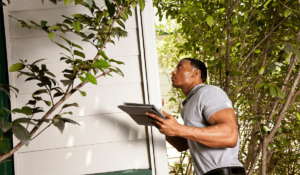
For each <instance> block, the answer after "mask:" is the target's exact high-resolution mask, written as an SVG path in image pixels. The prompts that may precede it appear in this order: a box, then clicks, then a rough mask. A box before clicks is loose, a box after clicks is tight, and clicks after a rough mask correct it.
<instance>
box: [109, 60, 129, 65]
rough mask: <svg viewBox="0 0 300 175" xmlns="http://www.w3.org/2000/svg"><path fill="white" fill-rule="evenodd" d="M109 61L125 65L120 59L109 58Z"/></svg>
mask: <svg viewBox="0 0 300 175" xmlns="http://www.w3.org/2000/svg"><path fill="white" fill-rule="evenodd" d="M109 62H114V63H117V64H124V65H125V63H124V62H122V61H117V60H114V59H110V60H109Z"/></svg>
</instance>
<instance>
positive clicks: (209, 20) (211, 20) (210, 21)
mask: <svg viewBox="0 0 300 175" xmlns="http://www.w3.org/2000/svg"><path fill="white" fill-rule="evenodd" d="M206 22H207V24H208V25H209V26H210V27H211V26H212V25H213V23H214V18H213V17H212V16H208V17H207V18H206Z"/></svg>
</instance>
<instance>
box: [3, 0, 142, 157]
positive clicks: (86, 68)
mask: <svg viewBox="0 0 300 175" xmlns="http://www.w3.org/2000/svg"><path fill="white" fill-rule="evenodd" d="M8 2H9V1H8ZM52 2H53V1H52ZM55 2H56V1H55ZM72 2H73V0H64V3H65V5H69V4H70V3H72ZM75 4H76V5H81V6H84V7H85V8H87V9H89V11H90V14H74V15H72V16H71V17H67V16H63V17H64V18H65V19H64V21H63V22H61V23H56V24H55V25H51V26H50V25H47V23H48V22H47V21H41V22H40V23H37V22H34V21H31V20H29V22H25V20H21V19H16V20H18V21H19V23H20V26H21V27H27V28H29V29H31V28H32V29H38V30H43V31H45V32H46V33H47V34H48V36H49V39H50V40H51V41H53V42H54V37H55V32H62V33H66V32H70V33H73V34H75V35H79V36H80V37H81V38H82V41H83V42H88V43H90V44H91V46H93V47H95V49H97V51H98V52H97V54H96V55H95V56H94V57H93V58H85V54H84V53H83V52H82V50H83V48H82V47H81V46H80V45H79V44H75V43H73V42H72V41H70V40H69V39H67V38H65V37H64V36H61V35H59V37H61V38H62V39H64V41H65V43H57V42H54V43H55V44H56V45H58V46H59V47H61V48H63V49H65V51H66V53H67V54H65V53H62V57H61V58H60V61H62V62H65V63H66V64H67V66H66V67H68V68H67V69H65V70H62V72H63V74H64V77H65V79H63V80H60V82H61V83H62V84H63V85H64V86H65V87H66V88H64V87H62V86H59V83H58V81H57V80H56V79H55V78H56V77H55V76H54V74H53V73H51V72H50V71H49V70H48V69H47V66H46V65H45V64H41V63H40V62H42V61H43V60H44V59H40V60H36V61H35V62H33V63H27V60H20V62H19V63H16V64H13V65H12V66H11V67H10V70H9V71H10V72H18V73H19V74H18V77H19V76H28V78H27V79H26V80H25V82H27V81H37V86H39V87H40V88H41V89H39V90H37V91H35V92H33V93H32V99H30V100H28V103H27V104H24V105H25V106H23V107H22V108H21V109H18V108H16V109H12V110H11V111H10V110H9V109H6V108H1V109H0V129H1V139H0V150H2V153H1V154H0V162H1V161H3V160H4V159H6V158H7V157H9V156H11V155H12V154H13V153H14V152H16V151H17V150H18V149H19V148H20V147H21V146H23V145H24V144H25V145H28V144H29V142H30V141H31V140H33V139H34V138H35V137H37V136H39V134H40V133H42V132H43V131H44V130H45V129H47V128H48V127H50V126H51V125H54V126H56V127H57V128H58V129H59V130H60V132H61V133H62V132H63V131H64V128H65V123H72V124H78V123H77V122H75V121H73V120H71V119H69V118H64V117H62V116H63V115H72V114H73V113H72V112H68V111H67V112H66V111H64V110H65V108H68V107H78V106H79V105H78V104H77V103H76V102H73V103H68V104H64V105H63V106H61V105H62V103H63V102H65V101H66V100H67V99H68V98H69V97H70V96H71V95H73V94H74V93H77V92H79V93H81V95H82V96H86V92H84V91H81V90H80V88H82V87H83V86H84V85H85V84H87V83H92V84H97V78H99V77H102V76H106V75H109V76H112V74H111V73H117V74H119V75H122V76H124V75H123V73H122V71H121V70H120V69H119V68H118V67H116V66H114V65H118V64H124V63H123V62H121V61H117V60H114V59H109V58H108V57H107V56H106V54H105V51H104V48H105V46H106V44H107V43H114V39H113V38H118V39H119V38H120V37H126V36H127V32H126V31H125V30H124V29H125V25H124V22H125V21H126V20H127V19H128V18H129V16H131V15H132V9H134V8H135V7H136V5H137V4H139V6H140V8H141V10H143V9H144V7H145V1H144V0H115V1H112V0H105V5H104V7H99V6H98V5H97V4H95V2H94V1H93V0H86V1H83V0H75ZM3 5H6V4H3ZM12 18H13V17H12ZM116 23H118V24H119V26H120V27H115V26H114V25H115V24H116ZM77 78H78V79H80V80H81V82H80V83H79V84H76V83H75V79H77ZM9 88H10V89H14V88H13V87H11V86H8V85H1V86H0V89H1V90H3V91H4V92H6V93H7V94H8V95H9V93H8V91H9ZM15 90H17V89H15ZM43 94H47V95H48V98H44V96H43ZM55 98H57V99H59V100H54V99H55ZM40 102H43V103H46V105H47V106H49V109H48V111H47V112H45V111H44V109H43V108H41V107H40V106H39V105H40ZM59 107H61V110H60V111H59V113H57V114H52V113H53V112H54V111H55V109H57V108H59ZM11 113H18V114H19V115H21V116H24V117H22V118H18V119H16V120H14V121H12V122H8V121H6V120H4V119H5V118H8V117H5V115H6V116H8V115H10V114H11ZM37 113H44V115H43V117H42V118H40V119H36V118H34V117H35V114H37ZM51 115H52V116H53V118H51V119H50V118H49V117H50V116H51ZM44 122H47V123H49V124H48V125H47V126H46V127H45V128H43V129H39V127H40V126H41V125H42V124H43V123H44ZM29 124H31V125H34V127H33V128H32V130H31V131H29V128H30V127H28V125H29ZM37 131H39V133H36V132H37ZM12 135H15V137H17V138H18V139H19V140H20V143H18V144H16V146H15V147H14V148H13V149H12V150H10V151H9V149H10V147H9V146H7V145H9V144H7V142H9V141H8V140H9V139H11V137H12Z"/></svg>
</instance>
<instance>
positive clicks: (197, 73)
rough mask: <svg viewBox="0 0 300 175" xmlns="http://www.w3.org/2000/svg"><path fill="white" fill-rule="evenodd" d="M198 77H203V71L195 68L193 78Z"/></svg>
mask: <svg viewBox="0 0 300 175" xmlns="http://www.w3.org/2000/svg"><path fill="white" fill-rule="evenodd" d="M198 77H200V78H201V71H200V69H196V70H193V74H192V78H198Z"/></svg>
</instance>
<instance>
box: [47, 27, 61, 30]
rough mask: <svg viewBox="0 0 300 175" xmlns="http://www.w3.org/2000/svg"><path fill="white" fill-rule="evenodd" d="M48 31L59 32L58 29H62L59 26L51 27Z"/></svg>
mask: <svg viewBox="0 0 300 175" xmlns="http://www.w3.org/2000/svg"><path fill="white" fill-rule="evenodd" d="M48 29H52V30H57V29H61V27H59V26H51V27H49V28H48Z"/></svg>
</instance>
